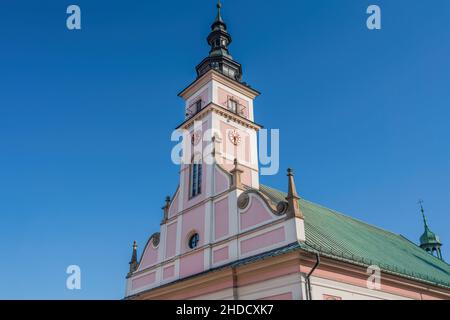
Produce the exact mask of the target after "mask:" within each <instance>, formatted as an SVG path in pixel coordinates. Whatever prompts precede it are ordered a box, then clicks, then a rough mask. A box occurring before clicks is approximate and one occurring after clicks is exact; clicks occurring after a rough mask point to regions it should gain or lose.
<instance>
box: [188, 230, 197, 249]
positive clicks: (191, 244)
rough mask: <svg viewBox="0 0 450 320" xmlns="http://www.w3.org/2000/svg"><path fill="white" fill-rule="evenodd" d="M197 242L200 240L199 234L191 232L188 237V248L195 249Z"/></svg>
mask: <svg viewBox="0 0 450 320" xmlns="http://www.w3.org/2000/svg"><path fill="white" fill-rule="evenodd" d="M199 242H200V236H199V235H198V233H196V234H193V235H192V236H191V237H190V238H189V248H190V249H195V248H197V247H198V243H199Z"/></svg>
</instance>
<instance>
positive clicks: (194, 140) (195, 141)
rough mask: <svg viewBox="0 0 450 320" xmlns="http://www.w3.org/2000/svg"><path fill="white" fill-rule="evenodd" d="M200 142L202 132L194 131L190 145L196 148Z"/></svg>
mask: <svg viewBox="0 0 450 320" xmlns="http://www.w3.org/2000/svg"><path fill="white" fill-rule="evenodd" d="M201 140H202V132H201V131H196V132H194V133H193V134H192V136H191V143H192V145H193V146H196V145H198V144H199V142H200V141H201Z"/></svg>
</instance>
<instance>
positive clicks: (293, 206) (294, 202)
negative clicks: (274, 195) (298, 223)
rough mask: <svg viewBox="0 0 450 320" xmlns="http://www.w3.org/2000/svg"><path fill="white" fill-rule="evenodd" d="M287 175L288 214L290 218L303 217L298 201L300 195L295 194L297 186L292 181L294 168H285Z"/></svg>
mask: <svg viewBox="0 0 450 320" xmlns="http://www.w3.org/2000/svg"><path fill="white" fill-rule="evenodd" d="M287 176H288V195H287V197H286V200H287V202H288V204H289V209H288V210H289V211H288V216H289V217H290V218H294V217H295V218H300V219H303V213H302V211H301V209H300V205H299V203H298V200H300V197H299V196H298V194H297V188H296V187H295V181H294V170H292V169H291V168H289V169H288V170H287Z"/></svg>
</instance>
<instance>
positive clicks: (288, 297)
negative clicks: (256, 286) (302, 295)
mask: <svg viewBox="0 0 450 320" xmlns="http://www.w3.org/2000/svg"><path fill="white" fill-rule="evenodd" d="M261 300H273V301H276V300H282V301H283V300H284V301H285V300H293V298H292V292H289V293H283V294H278V295H275V296H270V297H266V298H263V299H261Z"/></svg>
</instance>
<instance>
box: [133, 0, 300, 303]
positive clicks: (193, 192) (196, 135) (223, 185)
mask: <svg viewBox="0 0 450 320" xmlns="http://www.w3.org/2000/svg"><path fill="white" fill-rule="evenodd" d="M221 9H222V5H221V3H220V1H219V2H218V4H217V15H216V18H215V20H214V22H213V23H212V25H211V31H210V33H209V35H208V37H207V43H208V45H209V46H210V50H209V53H208V55H207V56H206V58H204V59H203V60H202V61H201V62H200V63H199V64H198V66H197V67H196V79H195V80H194V81H193V82H192V83H191V84H190V85H188V86H187V87H186V88H185V89H184V90H182V91H181V92H180V93H179V97H181V98H182V99H183V105H184V110H183V111H181V110H180V112H183V113H184V116H185V117H184V121H183V122H182V123H181V124H180V125H179V126H178V127H177V128H176V129H177V132H178V133H180V134H179V138H182V139H181V140H182V141H181V142H180V144H179V145H180V146H182V147H180V148H179V149H178V152H174V154H175V157H176V158H177V159H178V158H181V159H178V160H179V162H180V163H179V166H180V167H179V172H180V177H179V185H178V188H177V190H176V192H175V194H174V195H173V196H172V197H168V198H167V199H166V200H165V204H164V206H163V208H162V209H163V219H162V222H161V229H160V232H158V233H155V234H153V235H152V236H151V237H150V239H149V241H148V243H147V245H146V246H145V248H144V252H143V254H142V258H141V259H140V261H139V262H138V261H137V258H136V245H134V249H133V255H132V260H131V262H130V273H129V275H128V281H127V296H130V295H135V294H138V293H139V292H142V291H146V290H149V289H152V288H158V287H161V286H162V285H165V284H170V283H173V282H176V281H178V280H180V279H186V278H188V277H192V276H194V275H198V274H202V273H204V272H207V271H208V270H213V269H215V268H218V267H221V266H224V265H227V264H230V263H233V262H236V261H239V260H241V259H245V258H249V257H252V256H254V255H256V254H261V253H264V252H266V251H268V250H274V249H277V248H281V247H284V246H287V245H290V244H293V243H297V242H298V241H304V239H305V232H304V224H303V215H302V213H301V210H300V208H299V205H298V200H299V197H298V195H297V192H296V188H295V183H294V178H293V172H292V171H289V174H288V177H289V179H288V182H289V183H288V185H289V193H288V196H287V197H282V198H281V199H279V198H277V197H275V198H276V199H275V198H274V194H271V193H270V192H264V191H263V187H262V186H260V183H259V165H258V164H259V159H258V143H257V136H258V131H259V130H260V129H261V128H262V127H261V126H260V125H258V124H257V123H256V122H255V116H254V100H255V98H256V97H257V96H258V95H259V92H258V91H256V90H255V89H253V88H252V87H250V86H249V85H248V84H246V83H245V82H243V80H242V79H243V74H242V66H241V64H240V63H239V62H237V61H236V60H235V59H234V58H233V57H232V56H231V54H230V50H229V46H230V44H231V42H232V37H231V35H230V34H229V33H228V30H227V25H226V23H225V21H224V19H223V17H222V12H221V11H222V10H221ZM174 154H172V156H174ZM177 156H180V157H177ZM196 289H198V287H196Z"/></svg>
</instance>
